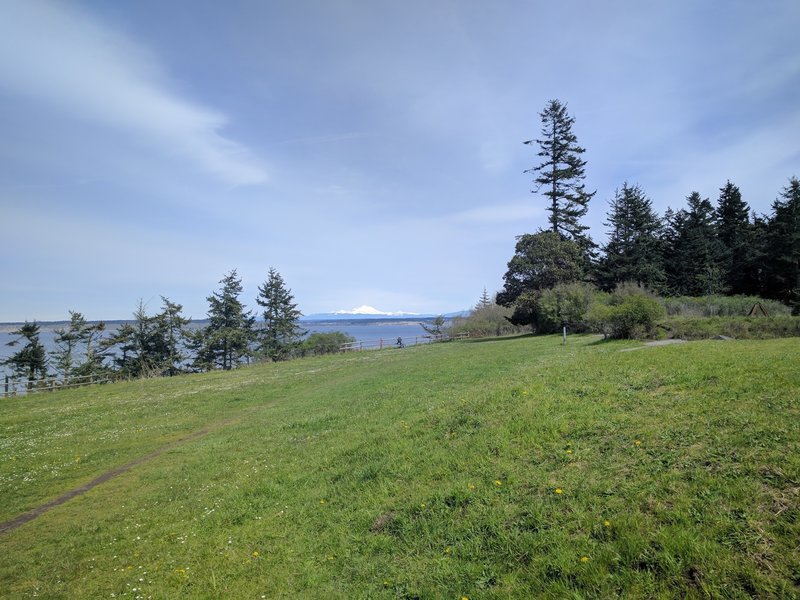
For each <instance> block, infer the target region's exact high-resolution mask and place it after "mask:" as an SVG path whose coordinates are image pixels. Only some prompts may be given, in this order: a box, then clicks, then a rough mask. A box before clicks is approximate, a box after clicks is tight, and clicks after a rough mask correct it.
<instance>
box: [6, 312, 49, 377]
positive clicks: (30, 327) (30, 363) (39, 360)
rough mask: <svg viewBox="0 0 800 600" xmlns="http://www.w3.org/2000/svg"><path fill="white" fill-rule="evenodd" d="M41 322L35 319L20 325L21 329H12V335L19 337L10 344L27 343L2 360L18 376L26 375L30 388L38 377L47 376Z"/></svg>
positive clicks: (9, 343)
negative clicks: (41, 339)
mask: <svg viewBox="0 0 800 600" xmlns="http://www.w3.org/2000/svg"><path fill="white" fill-rule="evenodd" d="M39 333H40V328H39V324H38V323H37V322H36V321H34V322H33V323H28V322H27V321H25V324H24V325H22V326H20V328H19V329H17V330H15V331H12V332H11V335H15V336H17V339H15V340H11V341H10V342H8V343H7V345H8V346H12V347H13V346H16V345H18V344H19V343H20V342H22V341H23V340H24V341H25V345H24V346H23V347H22V348H21V349H20V350H18V351H17V352H15V353H14V354H12V355H11V356H10V357H8V358H7V359H5V360H4V361H2V362H0V364H2V365H5V366H9V367H11V369H12V373H13V374H14V375H15V376H16V377H24V378H25V379H27V382H28V389H29V390H30V389H32V388H33V386H34V383H35V382H36V380H37V379H42V378H45V377H47V357H46V355H45V350H44V346H42V344H41V342H40V341H39Z"/></svg>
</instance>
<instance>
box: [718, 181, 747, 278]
mask: <svg viewBox="0 0 800 600" xmlns="http://www.w3.org/2000/svg"><path fill="white" fill-rule="evenodd" d="M719 191H720V194H719V201H718V203H717V209H716V215H715V216H716V223H717V238H718V239H719V241H720V242H722V256H721V259H722V262H721V268H722V273H723V281H724V286H725V289H726V291H727V292H728V293H731V294H744V293H747V292H748V291H750V290H749V289H748V287H749V285H748V280H751V279H752V276H751V274H750V271H751V267H752V265H750V264H749V263H750V260H749V259H750V258H751V257H752V253H751V251H750V248H751V244H752V240H751V239H750V238H751V226H750V221H749V213H750V209H749V208H748V206H747V203H746V202H745V201H744V200H742V193H741V192H740V191H739V188H738V187H737V186H735V185H733V184H732V183H731V182H730V181H728V182H727V183H726V184H725V186H724V187H722V188H720V190H719Z"/></svg>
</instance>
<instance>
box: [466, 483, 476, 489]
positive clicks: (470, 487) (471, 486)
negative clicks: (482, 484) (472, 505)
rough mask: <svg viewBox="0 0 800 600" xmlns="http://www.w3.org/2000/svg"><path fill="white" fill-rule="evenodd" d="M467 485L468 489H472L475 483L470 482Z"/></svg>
mask: <svg viewBox="0 0 800 600" xmlns="http://www.w3.org/2000/svg"><path fill="white" fill-rule="evenodd" d="M467 487H468V488H469V489H471V490H474V489H475V484H474V483H470V484H469V485H468V486H467Z"/></svg>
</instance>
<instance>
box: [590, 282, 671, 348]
mask: <svg viewBox="0 0 800 600" xmlns="http://www.w3.org/2000/svg"><path fill="white" fill-rule="evenodd" d="M597 299H598V300H601V301H599V302H596V303H595V304H594V306H592V309H591V310H590V311H589V313H588V315H587V320H588V322H589V324H590V326H591V328H592V330H594V331H597V332H599V333H602V334H604V335H605V336H607V337H612V338H623V339H642V338H646V337H654V336H655V334H656V325H657V322H658V320H659V319H660V318H662V317H663V316H664V314H665V311H664V307H663V306H662V304H661V302H660V301H659V299H658V297H657V296H655V295H654V294H652V293H650V292H648V291H647V290H645V289H643V288H640V287H638V286H635V285H629V284H623V285H620V286H618V287H617V289H616V290H615V291H614V293H613V294H611V295H609V296H606V297H605V298H602V297H600V296H597ZM602 300H604V302H603V301H602Z"/></svg>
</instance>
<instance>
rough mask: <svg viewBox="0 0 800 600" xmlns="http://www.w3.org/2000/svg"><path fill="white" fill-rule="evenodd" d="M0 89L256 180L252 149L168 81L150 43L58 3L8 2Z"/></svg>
mask: <svg viewBox="0 0 800 600" xmlns="http://www.w3.org/2000/svg"><path fill="white" fill-rule="evenodd" d="M3 12H4V15H3V19H1V20H0V89H3V88H5V90H6V92H7V93H8V92H10V93H11V94H14V95H18V96H21V97H24V98H29V99H33V100H34V101H36V102H41V103H46V104H48V105H50V106H51V107H52V108H54V109H55V110H57V111H59V112H61V113H63V114H65V115H67V116H69V117H73V118H74V117H77V118H79V119H82V120H85V121H89V122H93V123H96V124H100V125H101V126H103V127H106V128H111V129H113V130H116V131H120V132H123V133H124V134H125V135H127V136H129V137H132V138H134V139H136V140H137V141H139V142H140V143H145V144H147V145H148V146H153V147H156V148H158V149H159V151H161V152H163V153H164V154H166V155H178V156H183V157H185V158H186V159H188V160H190V161H191V162H193V163H194V164H195V165H198V166H200V167H202V168H203V169H205V170H206V171H208V172H210V173H212V174H213V175H214V176H215V177H217V178H219V179H221V180H223V181H225V182H227V183H231V184H234V185H250V184H259V183H263V182H265V181H266V180H267V172H266V170H265V169H264V167H263V166H262V165H261V164H260V162H259V160H258V159H257V157H255V156H254V155H253V154H252V152H250V151H249V150H248V149H247V148H245V147H244V146H242V145H241V144H239V143H238V142H236V141H233V140H231V139H228V138H227V137H225V136H224V135H223V133H222V129H223V128H224V126H225V124H226V121H227V117H226V116H225V115H224V114H222V113H220V112H218V111H215V110H212V109H208V108H205V107H202V106H199V105H197V104H195V103H193V102H191V101H189V100H187V99H185V98H182V97H181V96H180V95H179V94H177V93H175V92H174V91H172V90H171V89H170V85H169V83H168V81H167V77H166V76H165V74H164V70H163V68H162V67H161V65H160V63H159V61H158V59H157V57H156V56H154V54H153V53H152V52H150V51H149V50H148V49H147V48H145V47H143V46H141V45H140V44H137V43H136V42H135V41H133V40H131V39H129V38H127V37H125V36H123V35H121V34H119V33H117V32H115V31H113V30H112V29H110V28H108V27H107V26H105V25H104V24H102V23H100V22H99V21H97V20H95V19H94V18H92V17H90V16H88V15H87V14H85V13H82V12H80V11H79V10H78V9H75V8H73V7H69V6H68V5H66V4H63V3H54V4H49V3H43V2H38V1H36V0H24V1H14V0H11V1H10V2H7V3H5V5H4V11H3Z"/></svg>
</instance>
